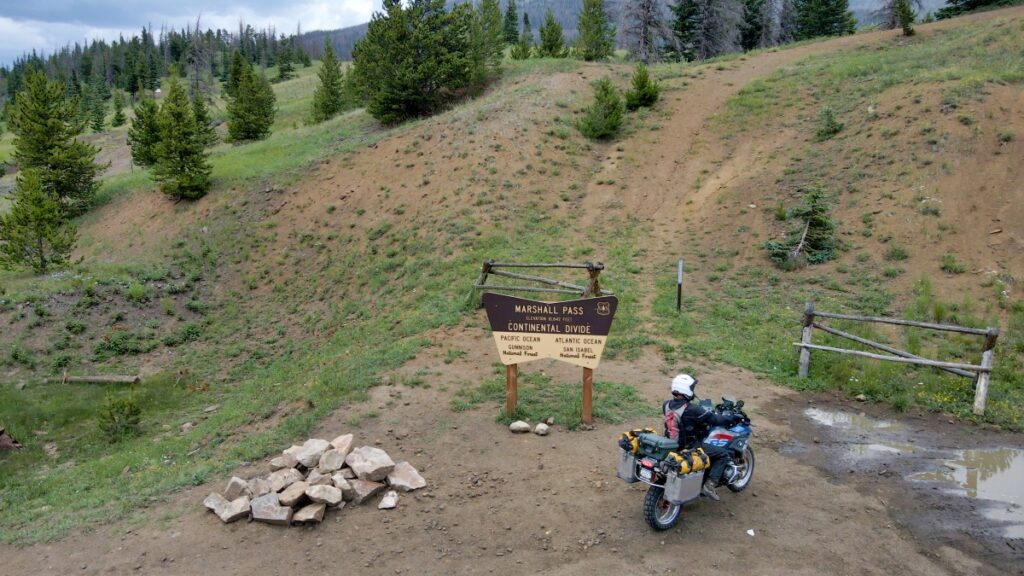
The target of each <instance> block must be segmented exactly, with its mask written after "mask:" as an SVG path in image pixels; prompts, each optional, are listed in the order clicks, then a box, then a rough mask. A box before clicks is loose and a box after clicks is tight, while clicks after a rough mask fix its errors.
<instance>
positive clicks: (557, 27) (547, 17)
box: [537, 8, 566, 58]
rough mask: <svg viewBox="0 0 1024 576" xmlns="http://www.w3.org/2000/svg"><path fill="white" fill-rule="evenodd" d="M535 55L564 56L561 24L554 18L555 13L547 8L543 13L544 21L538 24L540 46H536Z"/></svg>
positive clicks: (544, 56) (545, 56) (563, 37)
mask: <svg viewBox="0 0 1024 576" xmlns="http://www.w3.org/2000/svg"><path fill="white" fill-rule="evenodd" d="M537 56H539V57H541V58H565V56H566V51H565V36H564V35H563V34H562V25H561V24H559V23H558V21H557V20H555V15H554V14H553V13H552V12H551V8H548V11H547V13H546V14H544V23H543V24H541V26H540V46H538V47H537Z"/></svg>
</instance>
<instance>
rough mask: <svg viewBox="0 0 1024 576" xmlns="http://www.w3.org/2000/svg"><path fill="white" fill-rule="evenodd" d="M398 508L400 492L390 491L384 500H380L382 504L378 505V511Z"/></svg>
mask: <svg viewBox="0 0 1024 576" xmlns="http://www.w3.org/2000/svg"><path fill="white" fill-rule="evenodd" d="M395 506H398V492H395V491H394V490H389V491H388V493H387V494H385V495H384V497H383V498H381V499H380V504H377V509H378V510H390V509H392V508H394V507H395Z"/></svg>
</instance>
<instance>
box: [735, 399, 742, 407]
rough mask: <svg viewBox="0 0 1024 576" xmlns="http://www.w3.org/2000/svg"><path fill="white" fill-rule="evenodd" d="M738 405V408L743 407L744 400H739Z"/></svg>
mask: <svg viewBox="0 0 1024 576" xmlns="http://www.w3.org/2000/svg"><path fill="white" fill-rule="evenodd" d="M736 407H737V408H743V400H740V401H739V402H737V403H736Z"/></svg>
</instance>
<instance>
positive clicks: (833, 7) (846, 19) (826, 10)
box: [797, 0, 857, 39]
mask: <svg viewBox="0 0 1024 576" xmlns="http://www.w3.org/2000/svg"><path fill="white" fill-rule="evenodd" d="M797 22H798V23H799V26H800V34H799V37H800V38H801V39H806V38H818V37H821V36H842V35H844V34H853V33H854V31H856V28H857V20H856V19H855V18H854V17H853V13H852V12H850V10H849V4H848V0H797Z"/></svg>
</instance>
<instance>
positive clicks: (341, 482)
mask: <svg viewBox="0 0 1024 576" xmlns="http://www.w3.org/2000/svg"><path fill="white" fill-rule="evenodd" d="M331 480H332V481H333V482H334V487H335V488H337V489H338V490H341V497H342V499H343V500H345V501H346V502H348V501H350V500H352V499H353V498H355V497H356V491H355V490H354V489H353V488H352V484H350V483H349V481H348V479H347V478H345V477H344V476H342V475H341V474H340V473H338V474H335V475H334V476H331Z"/></svg>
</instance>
